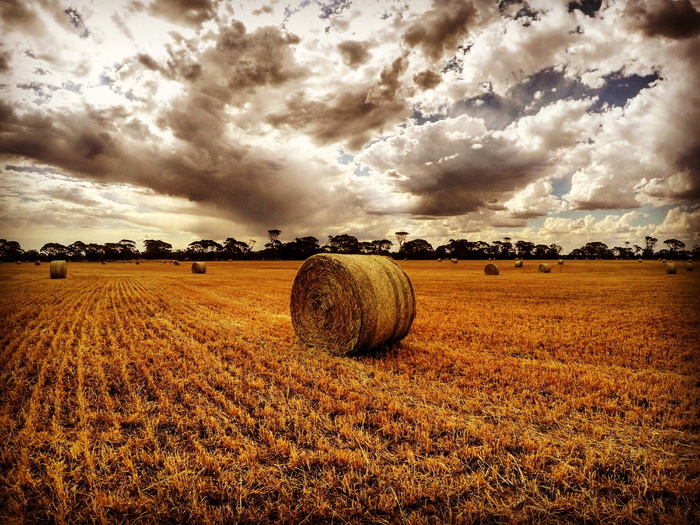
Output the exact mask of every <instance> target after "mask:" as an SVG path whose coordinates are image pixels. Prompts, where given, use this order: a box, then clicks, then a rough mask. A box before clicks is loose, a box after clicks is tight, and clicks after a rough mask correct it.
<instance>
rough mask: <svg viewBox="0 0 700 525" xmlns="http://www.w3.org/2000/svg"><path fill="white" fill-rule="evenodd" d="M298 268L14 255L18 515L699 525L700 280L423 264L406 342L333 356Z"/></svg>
mask: <svg viewBox="0 0 700 525" xmlns="http://www.w3.org/2000/svg"><path fill="white" fill-rule="evenodd" d="M550 262H551V261H550ZM300 264H301V263H298V262H277V263H275V262H218V263H207V273H206V274H199V275H197V274H192V273H191V272H190V269H189V265H186V264H183V265H181V266H174V265H172V264H167V263H161V262H151V261H149V262H143V263H141V264H140V265H135V264H128V263H123V264H120V263H109V264H107V265H100V264H95V263H69V265H68V277H67V278H66V279H59V280H51V279H49V275H48V273H49V270H48V265H46V264H44V265H41V266H34V265H29V264H21V265H15V264H2V265H0V288H1V290H2V293H0V319H2V331H1V332H0V341H2V346H1V353H0V444H1V446H0V522H3V523H33V522H37V521H42V520H44V521H47V522H56V523H75V522H96V523H112V522H126V523H174V522H175V523H176V522H180V523H220V522H239V523H270V522H287V523H302V522H304V523H331V522H332V523H474V522H481V523H484V522H487V523H532V522H539V523H562V522H575V523H667V524H677V523H697V522H698V520H700V506H699V502H698V494H699V493H700V455H699V450H700V412H699V410H698V407H697V400H698V398H699V397H700V396H698V394H699V392H700V351H699V344H698V340H699V339H700V272H699V271H697V269H696V271H693V272H686V271H685V270H683V269H682V268H683V267H682V265H680V268H681V269H680V271H679V272H678V274H676V275H667V274H666V273H665V272H664V269H663V265H662V264H661V263H660V262H658V261H645V262H644V263H642V264H640V263H637V262H636V261H635V262H620V261H566V262H565V264H564V265H563V266H558V265H557V264H556V261H554V263H553V264H552V272H551V273H550V274H540V273H538V272H537V265H538V262H536V261H525V263H524V266H523V268H518V269H516V268H514V267H513V262H512V261H497V264H498V265H499V266H500V268H501V273H500V275H497V276H487V275H484V272H483V268H484V265H485V262H483V261H481V262H478V261H460V262H459V263H458V264H451V263H449V262H442V263H438V262H435V261H425V262H418V261H402V262H401V266H402V267H403V268H404V269H405V271H406V273H407V274H408V275H409V277H410V278H411V280H412V282H413V287H414V290H415V294H416V304H417V315H416V319H415V321H414V323H413V327H412V329H411V331H410V332H409V335H408V336H407V337H406V338H405V339H404V340H403V341H401V342H400V343H398V344H397V345H395V346H394V347H392V348H389V349H384V350H382V351H380V352H378V353H375V354H373V355H364V356H356V357H335V356H332V355H328V354H326V353H323V352H321V351H318V350H314V349H308V348H305V347H302V346H300V345H299V344H298V343H297V340H296V337H295V335H294V332H293V330H292V326H291V321H290V315H289V296H290V290H291V286H292V281H293V279H294V276H295V274H296V271H297V269H298V268H299V266H300Z"/></svg>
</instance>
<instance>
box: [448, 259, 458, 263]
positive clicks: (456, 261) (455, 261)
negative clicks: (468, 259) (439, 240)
mask: <svg viewBox="0 0 700 525" xmlns="http://www.w3.org/2000/svg"><path fill="white" fill-rule="evenodd" d="M450 262H453V263H455V264H457V263H458V262H459V260H458V259H450Z"/></svg>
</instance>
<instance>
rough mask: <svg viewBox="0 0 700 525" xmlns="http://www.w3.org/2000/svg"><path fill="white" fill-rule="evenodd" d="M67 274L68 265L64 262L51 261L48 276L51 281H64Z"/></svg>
mask: <svg viewBox="0 0 700 525" xmlns="http://www.w3.org/2000/svg"><path fill="white" fill-rule="evenodd" d="M67 274H68V263H67V262H66V261H51V266H50V267H49V275H50V276H51V278H52V279H65V278H66V275H67Z"/></svg>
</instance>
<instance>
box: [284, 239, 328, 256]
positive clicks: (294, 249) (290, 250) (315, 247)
mask: <svg viewBox="0 0 700 525" xmlns="http://www.w3.org/2000/svg"><path fill="white" fill-rule="evenodd" d="M320 251H321V247H320V246H319V244H318V239H317V238H316V237H301V238H299V237H297V238H296V239H294V240H293V241H291V242H288V243H285V244H283V245H282V246H280V257H281V258H282V259H284V260H303V259H307V258H309V257H311V256H312V255H314V254H316V253H318V252H320Z"/></svg>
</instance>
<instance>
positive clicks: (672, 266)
mask: <svg viewBox="0 0 700 525" xmlns="http://www.w3.org/2000/svg"><path fill="white" fill-rule="evenodd" d="M666 273H676V265H675V263H667V264H666Z"/></svg>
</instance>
